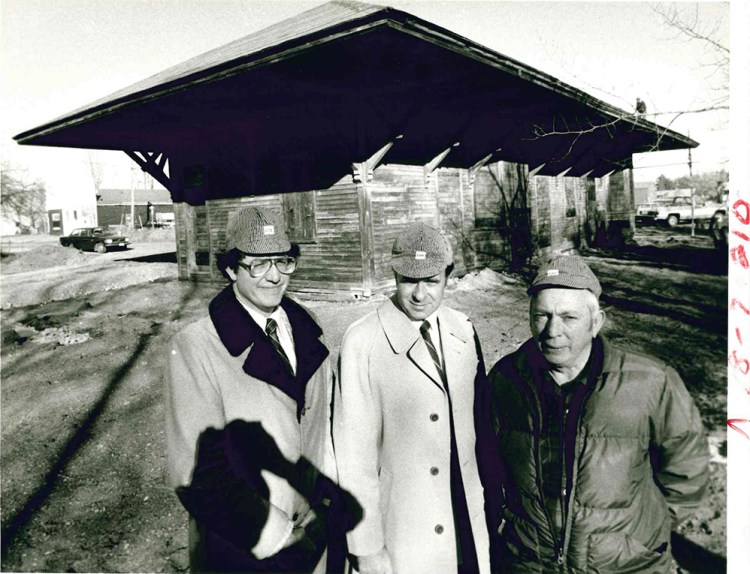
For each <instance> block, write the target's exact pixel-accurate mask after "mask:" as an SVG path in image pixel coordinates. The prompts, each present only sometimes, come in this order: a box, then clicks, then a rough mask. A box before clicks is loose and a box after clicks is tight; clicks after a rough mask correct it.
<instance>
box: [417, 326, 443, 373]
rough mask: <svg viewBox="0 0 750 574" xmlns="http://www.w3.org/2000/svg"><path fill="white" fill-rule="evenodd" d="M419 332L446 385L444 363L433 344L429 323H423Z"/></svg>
mask: <svg viewBox="0 0 750 574" xmlns="http://www.w3.org/2000/svg"><path fill="white" fill-rule="evenodd" d="M419 332H420V333H422V338H423V339H424V342H425V344H426V345H427V350H428V351H429V352H430V357H432V362H433V363H435V367H436V368H437V370H438V373H440V380H441V381H443V382H444V383H445V370H444V369H443V362H442V361H441V360H440V355H438V352H437V349H436V348H435V345H434V343H433V342H432V337H430V323H429V321H422V326H421V327H419Z"/></svg>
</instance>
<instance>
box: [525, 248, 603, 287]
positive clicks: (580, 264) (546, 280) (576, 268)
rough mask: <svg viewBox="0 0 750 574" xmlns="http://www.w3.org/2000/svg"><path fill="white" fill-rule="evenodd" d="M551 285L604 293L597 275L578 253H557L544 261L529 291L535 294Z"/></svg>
mask: <svg viewBox="0 0 750 574" xmlns="http://www.w3.org/2000/svg"><path fill="white" fill-rule="evenodd" d="M551 287H558V288H563V289H588V290H589V291H591V292H592V293H593V294H594V295H596V296H597V297H599V295H601V294H602V286H601V285H600V284H599V280H598V279H597V278H596V275H594V272H593V271H591V269H590V268H589V266H588V265H586V262H585V261H584V260H583V258H582V257H580V256H578V255H556V256H554V257H552V258H550V259H548V260H547V261H545V262H544V263H542V265H541V266H540V267H539V271H538V272H537V275H536V277H535V278H534V281H532V282H531V287H529V290H528V291H527V293H528V294H529V295H533V294H534V293H538V292H539V291H541V290H542V289H547V288H551Z"/></svg>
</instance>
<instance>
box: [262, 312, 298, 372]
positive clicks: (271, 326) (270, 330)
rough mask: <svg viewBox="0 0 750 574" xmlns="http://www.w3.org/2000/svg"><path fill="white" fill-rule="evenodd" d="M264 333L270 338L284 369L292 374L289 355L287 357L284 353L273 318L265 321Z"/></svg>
mask: <svg viewBox="0 0 750 574" xmlns="http://www.w3.org/2000/svg"><path fill="white" fill-rule="evenodd" d="M266 335H268V338H269V339H271V344H272V345H273V347H274V349H276V352H277V353H278V354H279V356H280V357H281V360H282V361H283V362H284V366H285V367H286V370H287V371H288V372H289V373H291V374H294V370H293V369H292V363H290V362H289V357H287V355H286V353H285V352H284V347H282V346H281V341H279V333H278V325H277V324H276V321H274V320H273V319H270V318H269V319H268V320H267V321H266Z"/></svg>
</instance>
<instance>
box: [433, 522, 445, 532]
mask: <svg viewBox="0 0 750 574" xmlns="http://www.w3.org/2000/svg"><path fill="white" fill-rule="evenodd" d="M443 530H445V528H443V525H442V524H438V525H437V526H436V527H435V532H437V533H438V534H442V533H443Z"/></svg>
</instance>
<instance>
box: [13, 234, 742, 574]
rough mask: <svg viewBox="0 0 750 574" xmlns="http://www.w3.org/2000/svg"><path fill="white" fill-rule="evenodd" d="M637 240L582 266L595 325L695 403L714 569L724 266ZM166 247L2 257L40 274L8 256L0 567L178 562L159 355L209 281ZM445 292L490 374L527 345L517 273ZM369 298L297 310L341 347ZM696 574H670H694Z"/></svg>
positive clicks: (695, 252)
mask: <svg viewBox="0 0 750 574" xmlns="http://www.w3.org/2000/svg"><path fill="white" fill-rule="evenodd" d="M636 240H638V242H639V243H640V245H635V246H633V247H632V249H631V250H629V251H628V252H626V253H624V254H614V253H604V252H598V253H593V254H591V255H590V256H589V262H590V263H591V265H592V267H593V268H594V269H595V270H596V272H597V273H598V274H599V275H600V277H601V279H602V283H603V286H604V292H605V294H606V296H605V297H604V300H603V303H604V308H605V310H606V312H607V315H608V324H607V327H606V333H607V335H608V336H609V337H610V338H611V339H613V340H615V341H616V342H617V343H618V344H620V345H622V346H625V347H628V348H631V349H634V350H640V351H644V352H648V353H651V354H654V355H656V356H658V357H660V358H662V359H663V360H665V361H667V362H668V363H669V364H671V365H673V366H674V367H675V368H676V369H677V370H678V371H679V372H680V373H681V374H682V375H683V378H684V379H685V381H686V384H687V385H688V387H689V389H690V391H691V393H692V395H693V396H694V398H695V400H696V402H697V404H698V406H699V408H700V410H701V413H702V415H703V418H704V421H705V423H706V426H707V428H708V429H709V431H710V438H711V444H712V449H713V454H714V461H713V462H712V464H711V492H710V494H709V499H708V500H707V501H706V503H705V504H704V505H703V506H702V507H701V508H700V509H699V510H698V511H697V512H696V513H695V516H694V517H693V518H691V519H690V520H689V521H686V522H685V523H684V524H683V525H681V527H680V533H681V534H682V535H684V536H685V537H686V538H687V539H688V540H690V541H693V542H694V543H695V544H697V545H699V546H700V547H701V548H703V549H704V550H707V551H710V552H712V553H713V555H705V556H704V558H705V557H706V556H707V557H708V558H709V559H710V560H713V561H714V562H710V561H709V563H711V564H716V560H717V557H718V560H719V562H718V563H719V564H721V557H722V556H725V555H726V551H725V546H726V459H725V455H726V431H725V420H726V399H725V395H726V357H725V356H724V351H723V349H725V348H726V345H727V336H726V293H727V285H726V283H727V282H726V267H725V266H724V268H723V269H722V266H721V264H720V263H721V258H718V259H717V257H716V255H717V254H716V253H715V252H714V251H712V250H711V248H710V245H709V244H708V240H707V238H705V237H697V238H692V239H691V238H689V237H688V238H686V237H685V236H684V235H679V234H677V235H675V234H674V232H667V231H666V230H647V231H645V232H644V233H643V234H642V235H640V236H637V237H636ZM147 245H149V246H148V247H147ZM173 251H174V244H173V243H172V244H169V243H164V242H161V243H159V242H152V243H149V242H146V241H143V242H141V243H140V244H139V243H137V244H135V248H134V249H133V250H132V251H131V252H127V253H119V254H118V253H112V254H106V255H97V254H88V253H86V254H76V253H75V252H74V253H66V255H65V256H66V257H70V259H66V260H65V261H62V260H61V259H59V257H61V256H62V254H61V253H60V252H59V251H57V252H56V253H55V252H49V253H46V254H44V255H43V254H40V253H34V250H32V251H30V252H27V253H26V254H19V255H17V256H14V257H18V258H20V257H26V258H31V257H35V258H37V260H36V262H35V265H36V266H37V270H35V271H34V270H27V269H26V266H25V263H23V262H20V260H19V259H16V260H15V262H14V261H13V260H10V261H9V260H8V258H4V259H3V263H2V273H3V275H2V340H3V346H2V378H3V384H2V395H1V400H2V415H3V417H2V437H1V440H2V444H1V447H2V448H1V453H0V463H1V465H2V492H1V494H2V503H3V504H2V528H3V530H2V534H3V557H2V569H3V570H5V571H8V570H11V571H54V572H123V571H127V572H183V571H186V570H187V567H188V562H187V551H186V547H187V534H186V528H185V527H186V515H185V512H184V511H183V510H182V508H181V507H180V505H179V502H178V501H177V498H176V497H175V496H174V494H173V493H172V491H171V490H170V489H168V488H167V487H166V486H165V485H164V446H163V430H162V425H163V406H162V400H161V389H162V366H163V357H164V356H165V353H166V348H167V344H168V341H169V338H170V337H171V336H172V335H173V334H174V333H175V332H176V331H177V330H178V329H180V328H181V327H183V326H184V325H186V324H187V323H189V322H191V321H194V320H196V319H197V318H199V317H200V316H202V315H203V314H205V312H206V305H207V303H208V301H209V300H210V299H211V297H212V296H213V295H214V294H215V293H216V292H217V290H218V289H219V287H220V286H218V285H197V284H191V283H186V282H180V281H177V280H176V279H175V277H176V273H177V272H176V264H175V263H170V262H167V261H168V260H169V254H170V253H172V252H173ZM81 255H82V256H83V257H81ZM714 260H717V261H719V263H712V261H714ZM701 261H702V263H701V264H700V265H698V264H697V263H696V262H699V263H700V262H701ZM10 263H13V265H10ZM9 271H17V272H14V273H9ZM446 299H447V304H448V305H450V306H452V307H454V308H456V309H458V310H461V311H463V312H465V313H467V314H468V315H469V316H470V317H471V318H472V320H473V322H474V324H475V326H476V328H477V332H478V333H479V337H480V340H481V342H482V347H483V349H484V353H485V359H486V362H487V363H488V365H491V364H493V363H494V362H495V361H496V360H497V359H498V358H500V357H501V356H502V355H504V354H506V353H508V352H510V351H512V350H514V349H515V348H516V347H517V346H518V345H519V344H520V343H522V342H523V341H524V340H525V339H526V338H527V337H528V325H527V299H526V295H525V286H524V283H523V281H522V280H521V279H520V278H518V277H512V276H508V275H503V274H498V273H494V272H492V271H489V270H484V271H482V272H481V273H475V274H471V275H468V276H466V277H464V278H462V279H460V280H451V282H450V284H449V288H448V292H447V296H446ZM381 300H382V298H375V299H373V300H370V301H360V302H350V301H339V302H320V301H305V303H306V304H307V305H309V306H310V307H311V308H313V309H314V310H315V312H316V314H317V315H318V316H319V317H320V319H321V322H322V324H323V327H324V330H325V332H326V335H327V340H328V342H329V345H330V346H331V348H332V352H333V353H334V355H335V354H336V353H337V352H338V346H339V344H340V340H341V336H342V335H343V332H344V330H345V328H346V327H347V326H348V325H349V324H350V323H351V322H352V321H354V320H355V319H357V318H359V317H361V316H362V315H364V314H365V313H367V312H368V311H370V310H372V309H375V308H376V307H377V305H378V304H379V302H380V301H381ZM686 357H690V360H686ZM696 564H697V561H696V559H694V558H693V559H692V564H691V566H690V567H689V568H683V569H681V570H679V571H682V572H689V571H696V572H697V571H701V570H699V569H698V567H697V566H696ZM693 568H695V570H693ZM674 571H675V572H677V571H678V569H677V568H675V570H674ZM702 571H723V570H721V569H718V570H716V569H714V570H711V569H709V570H706V569H705V568H704V569H703V570H702Z"/></svg>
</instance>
